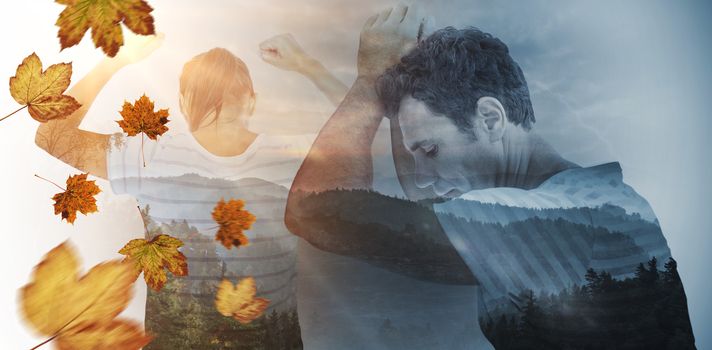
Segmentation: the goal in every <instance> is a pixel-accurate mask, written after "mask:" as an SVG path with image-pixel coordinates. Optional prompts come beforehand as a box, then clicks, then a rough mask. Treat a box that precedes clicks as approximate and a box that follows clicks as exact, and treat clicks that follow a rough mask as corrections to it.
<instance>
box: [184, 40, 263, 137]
mask: <svg viewBox="0 0 712 350" xmlns="http://www.w3.org/2000/svg"><path fill="white" fill-rule="evenodd" d="M180 94H181V96H183V104H182V106H181V108H182V109H183V113H184V114H185V118H186V120H187V121H188V126H189V128H190V131H195V130H196V129H198V127H200V125H201V123H202V122H203V121H204V120H205V118H206V117H207V116H208V115H209V114H210V113H211V112H213V111H215V119H214V120H217V118H218V117H219V116H220V110H221V108H222V106H223V100H224V98H225V96H228V95H231V96H233V97H236V98H237V99H238V101H248V99H247V98H248V97H249V98H252V97H254V95H255V93H254V91H253V89H252V79H251V78H250V71H249V70H248V69H247V66H246V65H245V63H244V62H242V60H241V59H239V58H238V57H237V56H235V55H233V54H232V52H230V51H228V50H226V49H223V48H219V47H217V48H214V49H212V50H210V51H207V52H203V53H201V54H199V55H197V56H195V57H193V58H192V59H191V60H190V61H188V62H186V64H185V65H184V66H183V72H182V73H181V76H180Z"/></svg>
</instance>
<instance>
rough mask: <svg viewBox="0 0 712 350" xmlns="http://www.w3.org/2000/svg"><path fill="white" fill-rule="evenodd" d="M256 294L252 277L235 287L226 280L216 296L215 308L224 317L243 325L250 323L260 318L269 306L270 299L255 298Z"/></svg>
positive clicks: (241, 281) (244, 279) (221, 283)
mask: <svg viewBox="0 0 712 350" xmlns="http://www.w3.org/2000/svg"><path fill="white" fill-rule="evenodd" d="M256 293H257V287H256V286H255V279H254V278H252V277H246V278H243V279H242V280H240V281H239V282H237V285H235V286H233V284H232V282H230V281H228V280H226V279H224V280H222V282H220V285H219V286H218V292H217V294H216V295H215V308H216V309H217V310H218V312H220V314H222V315H223V316H228V317H232V318H234V319H236V320H238V321H239V322H240V323H242V324H247V323H250V322H252V321H253V320H254V319H256V318H258V317H260V315H262V312H264V310H265V309H266V308H267V305H269V299H265V298H255V294H256Z"/></svg>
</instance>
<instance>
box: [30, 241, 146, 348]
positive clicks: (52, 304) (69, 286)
mask: <svg viewBox="0 0 712 350" xmlns="http://www.w3.org/2000/svg"><path fill="white" fill-rule="evenodd" d="M79 266H80V264H79V261H78V259H77V257H76V254H75V252H74V249H72V247H70V246H69V245H68V244H67V243H62V244H60V245H59V246H57V247H56V248H54V249H52V250H51V251H50V252H49V253H47V255H46V256H45V257H44V259H42V261H41V262H40V263H39V264H37V266H35V270H34V272H33V274H32V279H31V281H30V283H28V284H27V285H25V286H24V287H23V288H22V289H21V290H20V298H19V301H20V305H21V311H22V315H23V316H24V318H25V320H26V321H27V322H28V323H29V324H30V325H31V326H32V328H33V329H34V330H35V331H37V332H38V333H40V334H42V335H43V336H46V337H49V339H47V340H45V341H44V342H42V343H41V344H39V345H37V346H35V347H34V348H33V349H37V348H38V347H40V346H42V345H44V344H46V343H48V342H49V341H52V340H54V342H55V345H56V347H57V348H58V349H60V350H70V349H71V350H89V349H124V350H138V349H140V348H141V347H143V346H145V345H146V344H148V343H149V342H150V341H151V337H150V336H147V335H146V334H145V333H144V332H143V331H142V329H141V328H142V327H141V326H140V325H139V324H137V323H135V322H132V321H130V320H126V319H121V318H117V316H118V315H119V314H120V313H121V312H122V311H123V310H124V309H125V308H126V306H127V305H128V303H129V301H130V300H131V294H132V293H131V292H132V291H131V286H132V285H133V283H134V281H135V278H134V277H133V274H132V271H131V270H132V268H131V266H130V265H129V264H126V263H122V262H119V261H115V260H114V261H106V262H103V263H101V264H98V265H96V266H94V267H93V268H92V269H91V270H89V272H87V273H86V274H84V275H82V276H80V274H79Z"/></svg>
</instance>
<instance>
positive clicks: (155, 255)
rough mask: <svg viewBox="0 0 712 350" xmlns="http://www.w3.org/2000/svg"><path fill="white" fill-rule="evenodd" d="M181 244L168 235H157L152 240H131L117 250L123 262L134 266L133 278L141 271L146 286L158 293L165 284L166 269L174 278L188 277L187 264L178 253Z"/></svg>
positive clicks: (183, 257) (178, 240)
mask: <svg viewBox="0 0 712 350" xmlns="http://www.w3.org/2000/svg"><path fill="white" fill-rule="evenodd" d="M182 245H183V242H182V241H181V240H180V239H178V238H175V237H171V236H168V235H163V234H161V235H157V236H156V237H153V239H151V240H150V241H149V240H145V239H132V240H131V241H129V242H128V243H126V245H125V246H124V247H123V248H121V250H119V253H120V254H123V255H126V258H125V259H124V260H126V261H130V262H131V263H132V264H133V266H134V272H135V276H136V277H138V275H139V274H140V273H141V272H142V271H143V278H144V279H145V280H146V284H147V285H148V286H149V287H151V288H152V289H154V290H156V291H159V290H161V288H163V285H164V284H165V283H166V280H167V276H166V269H167V270H168V271H170V272H171V273H172V274H173V275H175V276H186V275H188V263H187V261H186V258H185V255H183V253H181V252H180V251H178V248H179V247H181V246H182Z"/></svg>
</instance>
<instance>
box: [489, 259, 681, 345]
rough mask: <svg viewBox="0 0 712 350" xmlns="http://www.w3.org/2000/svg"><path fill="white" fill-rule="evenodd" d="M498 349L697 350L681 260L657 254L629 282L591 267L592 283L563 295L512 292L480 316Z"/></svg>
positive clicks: (627, 279) (490, 338)
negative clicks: (506, 303) (497, 306)
mask: <svg viewBox="0 0 712 350" xmlns="http://www.w3.org/2000/svg"><path fill="white" fill-rule="evenodd" d="M480 326H481V328H482V331H483V333H484V334H485V335H486V336H487V338H488V339H489V340H490V342H491V343H492V344H493V345H494V346H495V348H496V349H497V350H519V349H522V350H523V349H542V350H598V349H660V350H685V349H695V339H694V336H693V334H692V327H691V325H690V318H689V315H688V312H687V299H686V297H685V292H684V289H683V285H682V282H681V281H680V275H679V274H678V271H677V263H676V261H675V260H674V259H672V258H670V259H669V260H668V261H667V262H666V263H665V265H664V268H663V269H659V268H658V262H657V259H655V258H652V259H651V260H650V261H648V263H647V266H646V265H644V264H642V263H641V264H640V265H638V268H637V269H636V272H635V276H633V277H631V278H626V279H624V280H617V279H614V278H612V277H611V275H610V274H609V273H608V272H606V271H600V272H597V271H594V270H593V269H589V270H588V272H587V274H586V283H585V284H584V285H583V286H577V285H574V286H573V287H572V288H569V289H564V290H562V291H561V292H559V293H558V294H549V295H539V296H535V295H534V293H533V292H531V291H525V292H522V293H520V294H519V295H511V303H510V305H509V306H508V307H505V308H500V309H497V310H494V311H492V312H490V313H489V315H488V316H486V317H483V318H481V319H480Z"/></svg>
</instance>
